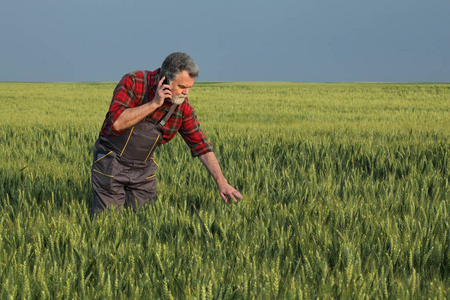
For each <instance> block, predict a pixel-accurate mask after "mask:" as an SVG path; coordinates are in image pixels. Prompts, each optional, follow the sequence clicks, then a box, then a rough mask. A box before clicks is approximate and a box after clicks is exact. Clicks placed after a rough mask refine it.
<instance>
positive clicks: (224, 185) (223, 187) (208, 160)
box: [198, 152, 242, 202]
mask: <svg viewBox="0 0 450 300" xmlns="http://www.w3.org/2000/svg"><path fill="white" fill-rule="evenodd" d="M198 158H199V159H200V161H201V162H202V163H203V164H204V165H205V167H206V168H207V169H208V171H209V173H210V174H211V176H212V177H213V178H214V180H215V181H216V183H217V187H218V189H219V195H220V197H222V199H223V201H225V202H227V197H229V198H231V200H233V201H234V202H237V199H242V195H241V193H239V191H237V190H236V189H235V188H234V187H232V186H231V185H229V184H228V181H227V180H226V178H225V176H223V174H222V170H221V169H220V165H219V161H218V160H217V158H216V155H215V154H214V152H208V153H206V154H203V155H201V156H199V157H198Z"/></svg>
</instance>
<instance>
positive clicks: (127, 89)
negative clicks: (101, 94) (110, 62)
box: [102, 71, 144, 136]
mask: <svg viewBox="0 0 450 300" xmlns="http://www.w3.org/2000/svg"><path fill="white" fill-rule="evenodd" d="M138 73H139V74H138ZM143 91H144V83H143V74H142V72H141V71H136V72H132V73H129V74H126V75H125V76H123V77H122V79H121V80H120V82H119V83H118V84H117V86H116V88H115V89H114V94H113V98H112V101H111V105H110V107H109V110H108V113H107V114H106V117H105V121H104V123H103V126H102V132H103V133H104V134H106V135H107V136H118V135H120V134H121V133H123V132H124V131H117V130H115V129H114V128H113V124H114V122H115V121H116V120H117V119H118V118H119V116H120V115H121V114H122V112H123V111H124V110H125V109H127V108H130V107H135V106H138V105H140V104H141V103H142V98H143Z"/></svg>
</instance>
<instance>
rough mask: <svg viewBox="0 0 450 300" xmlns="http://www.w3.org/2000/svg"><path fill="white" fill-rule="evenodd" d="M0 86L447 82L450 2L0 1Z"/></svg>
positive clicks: (448, 74) (265, 0) (443, 0)
mask: <svg viewBox="0 0 450 300" xmlns="http://www.w3.org/2000/svg"><path fill="white" fill-rule="evenodd" d="M0 28H1V29H0V30H1V31H0V38H1V47H0V81H51V82H52V81H64V82H67V81H69V82H72V81H75V82H79V81H118V80H120V78H121V77H122V75H124V74H125V73H127V72H130V71H134V70H141V69H146V70H154V69H156V68H158V67H159V66H160V65H161V63H162V61H163V60H164V58H165V57H166V56H167V55H168V54H169V53H171V52H175V51H182V52H186V53H188V54H190V55H191V56H192V57H193V58H194V59H195V60H196V62H197V64H198V65H199V67H200V77H199V79H198V80H199V81H296V82H343V81H375V82H450V1H449V0H426V1H424V0H389V1H388V0H377V1H374V0H370V1H369V0H343V1H336V0H271V1H267V0H220V1H219V0H217V1H215V0H191V1H179V0H167V1H164V0H161V1H150V0H70V1H68V0H40V1H36V0H33V1H32V0H3V1H2V5H1V9H0Z"/></svg>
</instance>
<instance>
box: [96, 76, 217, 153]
mask: <svg viewBox="0 0 450 300" xmlns="http://www.w3.org/2000/svg"><path fill="white" fill-rule="evenodd" d="M159 72H160V69H157V70H155V71H153V72H151V71H147V75H148V76H147V86H148V99H149V100H151V99H153V97H154V95H155V91H156V88H157V85H158V78H159V76H158V75H159ZM144 92H145V91H144V80H143V72H142V71H135V72H131V73H129V74H126V75H125V76H123V77H122V79H121V80H120V82H119V83H118V84H117V86H116V88H115V90H114V94H113V98H112V101H111V105H110V107H109V110H108V113H107V114H106V118H105V121H104V123H103V126H102V129H101V132H102V133H103V134H105V135H107V136H117V135H120V134H121V133H123V132H124V131H117V130H115V129H114V128H113V126H112V125H113V124H114V122H115V121H116V120H117V118H119V116H120V114H121V113H122V112H123V111H124V110H125V109H127V108H131V107H135V106H139V105H141V104H142V103H143V100H144ZM171 105H172V103H170V102H169V101H165V102H164V104H163V105H162V106H161V107H159V108H157V109H156V110H155V111H154V112H152V113H151V114H149V115H148V116H147V117H146V118H145V120H146V121H148V122H151V123H153V124H156V123H157V122H158V121H159V120H161V119H162V118H163V117H164V116H165V115H166V114H167V112H168V111H169V109H170V106H171ZM162 130H163V133H164V134H163V139H162V141H161V144H165V143H167V142H169V141H170V140H171V139H172V138H173V137H174V136H175V135H176V133H177V132H180V134H181V136H182V137H183V139H184V141H185V142H186V144H187V145H188V146H189V148H191V154H192V156H193V157H197V156H200V155H203V154H205V153H207V152H211V151H214V149H213V146H212V144H211V143H210V142H208V140H207V139H206V136H205V134H204V133H203V131H202V130H201V129H200V124H199V122H198V121H197V116H196V115H195V111H194V108H193V107H192V106H191V105H190V104H189V101H188V99H187V98H186V100H185V101H184V102H183V103H182V104H181V105H178V107H177V108H176V109H175V111H174V112H173V114H172V116H171V117H170V118H169V120H168V121H167V123H166V124H165V125H164V127H163V128H162Z"/></svg>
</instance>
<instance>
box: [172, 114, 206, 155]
mask: <svg viewBox="0 0 450 300" xmlns="http://www.w3.org/2000/svg"><path fill="white" fill-rule="evenodd" d="M179 132H180V134H181V136H182V137H183V139H184V141H185V142H186V144H187V145H188V146H189V148H190V149H191V155H192V157H198V156H201V155H203V154H206V153H208V152H213V151H214V147H213V145H212V144H211V143H210V142H209V141H208V139H207V138H206V136H205V134H204V133H203V131H202V130H201V129H200V123H199V122H198V120H197V115H196V114H195V111H194V109H193V108H192V106H190V105H189V106H187V108H186V109H185V111H183V122H182V124H181V127H180V130H179Z"/></svg>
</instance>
